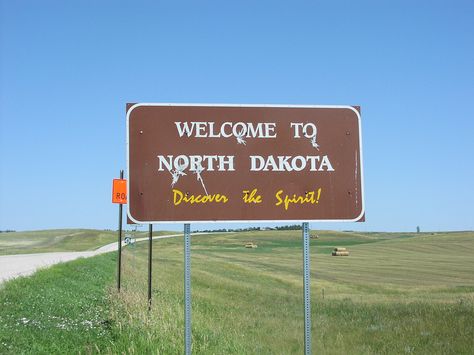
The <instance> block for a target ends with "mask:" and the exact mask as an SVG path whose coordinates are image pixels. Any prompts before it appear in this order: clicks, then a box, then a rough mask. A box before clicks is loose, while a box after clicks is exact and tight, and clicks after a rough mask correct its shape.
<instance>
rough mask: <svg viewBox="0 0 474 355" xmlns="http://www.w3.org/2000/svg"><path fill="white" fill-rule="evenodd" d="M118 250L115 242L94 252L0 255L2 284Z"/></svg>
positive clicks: (165, 236)
mask: <svg viewBox="0 0 474 355" xmlns="http://www.w3.org/2000/svg"><path fill="white" fill-rule="evenodd" d="M176 236H179V234H174V235H162V236H158V237H153V239H164V238H172V237H176ZM145 240H148V237H144V238H136V239H135V241H136V242H141V241H145ZM122 245H125V242H122ZM117 249H118V246H117V242H114V243H110V244H107V245H104V246H102V247H100V248H98V249H96V250H93V251H70V252H68V251H66V252H55V253H39V254H17V255H0V284H1V283H2V282H3V281H6V280H9V279H13V278H15V277H18V276H27V275H31V274H33V273H34V272H36V271H37V270H38V269H41V268H45V267H48V266H51V265H54V264H57V263H61V262H66V261H71V260H74V259H78V258H89V257H91V256H95V255H99V254H104V253H109V252H112V251H116V250H117Z"/></svg>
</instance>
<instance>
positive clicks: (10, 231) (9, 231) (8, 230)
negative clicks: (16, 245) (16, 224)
mask: <svg viewBox="0 0 474 355" xmlns="http://www.w3.org/2000/svg"><path fill="white" fill-rule="evenodd" d="M12 232H16V231H15V230H13V229H5V230H4V231H0V233H12Z"/></svg>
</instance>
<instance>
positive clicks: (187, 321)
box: [184, 223, 191, 355]
mask: <svg viewBox="0 0 474 355" xmlns="http://www.w3.org/2000/svg"><path fill="white" fill-rule="evenodd" d="M184 347H185V354H186V355H191V225H190V224H189V223H186V224H185V225H184Z"/></svg>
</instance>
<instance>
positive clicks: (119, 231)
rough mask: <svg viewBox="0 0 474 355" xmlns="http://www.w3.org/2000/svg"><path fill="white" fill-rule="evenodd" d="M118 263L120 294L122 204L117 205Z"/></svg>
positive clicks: (121, 173)
mask: <svg viewBox="0 0 474 355" xmlns="http://www.w3.org/2000/svg"><path fill="white" fill-rule="evenodd" d="M120 179H123V170H120ZM117 243H118V261H117V291H118V292H120V276H121V271H122V204H121V203H120V204H119V226H118V241H117Z"/></svg>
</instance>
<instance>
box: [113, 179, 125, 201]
mask: <svg viewBox="0 0 474 355" xmlns="http://www.w3.org/2000/svg"><path fill="white" fill-rule="evenodd" d="M112 203H121V204H126V203H127V180H125V179H114V183H113V185H112Z"/></svg>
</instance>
